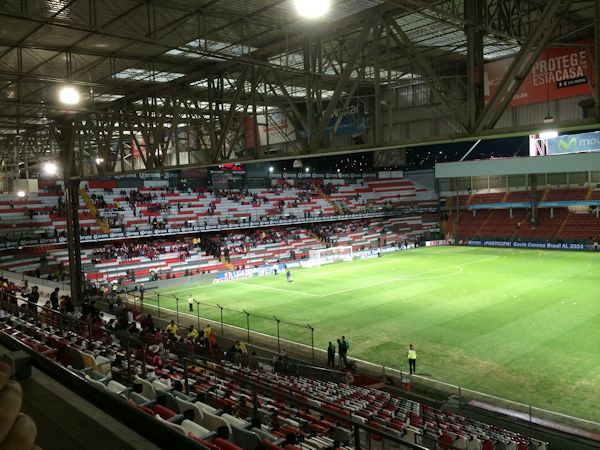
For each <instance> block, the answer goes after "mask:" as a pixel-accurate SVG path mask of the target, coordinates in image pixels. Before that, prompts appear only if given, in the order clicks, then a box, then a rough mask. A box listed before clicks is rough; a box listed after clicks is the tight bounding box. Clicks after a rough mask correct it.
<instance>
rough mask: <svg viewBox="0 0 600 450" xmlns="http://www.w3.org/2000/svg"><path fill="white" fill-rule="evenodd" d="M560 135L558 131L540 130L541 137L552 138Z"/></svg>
mask: <svg viewBox="0 0 600 450" xmlns="http://www.w3.org/2000/svg"><path fill="white" fill-rule="evenodd" d="M557 136H558V131H554V130H549V131H542V132H540V139H552V138H555V137H557Z"/></svg>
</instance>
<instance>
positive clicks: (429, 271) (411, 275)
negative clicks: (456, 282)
mask: <svg viewBox="0 0 600 450" xmlns="http://www.w3.org/2000/svg"><path fill="white" fill-rule="evenodd" d="M498 257H499V256H490V257H486V258H480V259H477V260H475V261H470V262H466V263H463V264H455V265H452V266H449V267H458V268H459V272H458V273H453V274H450V275H447V276H454V275H460V274H461V273H463V271H464V269H463V266H467V265H469V264H477V263H480V262H484V261H488V260H491V259H496V258H498ZM440 270H441V268H436V269H432V270H426V271H424V272H417V273H413V274H410V275H406V276H403V277H397V278H392V279H390V280H384V281H379V282H377V283H371V284H366V285H363V286H357V287H353V288H348V289H342V290H339V291H334V292H329V293H327V294H323V295H320V297H329V296H331V295H337V294H343V293H345V292H352V291H357V290H359V289H366V288H370V287H376V286H381V285H384V284H389V283H394V282H396V281H411V280H412V279H413V277H418V276H421V275H426V274H428V273H433V272H439V271H440ZM444 276H446V275H444Z"/></svg>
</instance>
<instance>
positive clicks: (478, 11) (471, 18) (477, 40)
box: [464, 0, 484, 130]
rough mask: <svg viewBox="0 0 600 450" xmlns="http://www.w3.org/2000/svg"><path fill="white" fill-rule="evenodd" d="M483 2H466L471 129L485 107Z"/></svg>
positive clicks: (468, 102) (473, 0)
mask: <svg viewBox="0 0 600 450" xmlns="http://www.w3.org/2000/svg"><path fill="white" fill-rule="evenodd" d="M483 3H484V0H470V1H467V2H465V3H464V14H465V23H466V25H465V34H466V37H467V89H466V90H467V115H468V123H469V129H471V130H472V129H473V128H474V127H475V122H476V120H477V117H479V114H480V113H481V110H482V109H483V94H484V85H483V80H484V73H483V69H484V61H483V34H484V33H483V31H482V30H483Z"/></svg>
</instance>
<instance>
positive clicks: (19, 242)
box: [0, 207, 429, 250]
mask: <svg viewBox="0 0 600 450" xmlns="http://www.w3.org/2000/svg"><path fill="white" fill-rule="evenodd" d="M408 212H411V213H415V212H429V211H425V209H424V208H416V207H411V208H404V209H402V210H399V211H389V212H382V211H381V212H365V213H355V214H344V215H337V216H326V217H312V218H310V219H305V218H300V217H299V218H295V219H290V218H282V219H270V220H261V221H258V220H252V221H241V222H238V223H228V224H220V225H206V226H204V225H202V226H197V225H195V226H188V227H181V228H179V227H177V228H176V227H170V228H162V229H157V230H140V231H112V232H110V233H98V234H90V235H85V236H81V237H80V240H81V242H97V241H112V240H118V239H137V238H146V237H153V236H166V235H177V234H191V233H206V232H211V231H219V230H245V229H249V228H257V227H262V228H264V227H269V226H274V225H293V224H303V223H316V222H335V221H337V220H348V219H367V218H376V217H388V216H390V217H391V216H399V215H402V214H405V213H408ZM199 222H200V221H199ZM66 242H67V238H66V237H58V238H53V237H51V238H36V237H32V238H22V239H14V240H10V239H8V240H5V241H2V242H0V250H1V249H8V248H17V247H25V246H32V245H42V244H65V243H66Z"/></svg>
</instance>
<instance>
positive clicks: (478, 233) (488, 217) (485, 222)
mask: <svg viewBox="0 0 600 450" xmlns="http://www.w3.org/2000/svg"><path fill="white" fill-rule="evenodd" d="M492 216H493V214H492V210H490V211H488V213H487V217H486V218H485V219H483V221H482V222H481V225H479V228H477V231H476V232H475V236H479V235H480V233H481V230H483V229H485V226H486V224H487V222H488V221H489V220H490V219H491V217H492Z"/></svg>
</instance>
